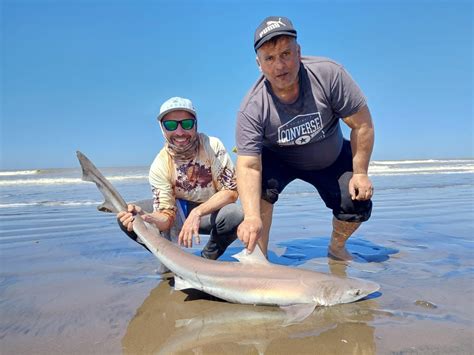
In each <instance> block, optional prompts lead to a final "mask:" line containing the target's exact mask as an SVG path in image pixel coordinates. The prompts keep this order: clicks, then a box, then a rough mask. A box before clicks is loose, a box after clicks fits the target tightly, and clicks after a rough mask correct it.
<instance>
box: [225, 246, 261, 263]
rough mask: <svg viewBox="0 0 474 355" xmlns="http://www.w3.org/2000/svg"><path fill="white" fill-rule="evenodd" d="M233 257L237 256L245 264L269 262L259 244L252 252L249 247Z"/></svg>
mask: <svg viewBox="0 0 474 355" xmlns="http://www.w3.org/2000/svg"><path fill="white" fill-rule="evenodd" d="M232 257H233V258H236V259H237V260H238V261H240V262H241V263H243V264H268V260H267V258H266V257H265V255H263V252H262V250H261V249H260V247H259V246H258V245H257V246H256V247H255V249H254V250H253V252H252V253H249V251H248V250H247V248H245V249H242V251H241V252H240V253H237V254H235V255H232Z"/></svg>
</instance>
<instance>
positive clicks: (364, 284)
mask: <svg viewBox="0 0 474 355" xmlns="http://www.w3.org/2000/svg"><path fill="white" fill-rule="evenodd" d="M77 157H78V159H79V162H80V164H81V167H82V173H83V176H82V179H83V180H84V181H91V182H94V183H95V184H96V185H97V187H98V188H99V190H100V191H101V193H102V195H103V196H104V198H105V202H104V203H103V204H102V205H101V206H99V209H105V210H109V211H111V212H115V213H118V212H119V211H124V210H126V208H127V205H126V202H125V201H124V199H123V198H122V197H121V196H120V194H119V193H118V192H117V191H116V190H115V188H114V187H113V186H112V185H111V184H110V182H109V181H107V179H106V178H105V177H104V176H103V175H102V174H101V172H100V171H99V170H98V169H97V168H96V167H95V166H94V165H93V164H92V162H91V161H90V160H89V159H88V158H87V157H86V156H85V155H84V154H82V153H81V152H77ZM133 230H134V232H135V233H136V234H137V235H138V236H139V237H140V239H141V240H142V242H143V243H144V244H145V245H146V246H147V247H148V249H149V250H150V251H151V252H152V253H153V254H154V255H155V256H156V257H157V258H158V259H159V260H160V262H161V263H162V264H164V265H165V266H166V267H167V268H168V269H170V270H171V272H173V274H174V279H175V289H176V290H183V289H189V288H194V289H198V290H201V291H204V292H206V293H208V294H210V295H212V296H215V297H218V298H221V299H223V300H226V301H228V302H233V303H242V304H255V305H276V306H280V307H281V308H282V309H283V310H284V311H285V312H287V314H288V315H289V317H290V318H291V320H292V321H295V322H297V321H301V320H303V319H304V318H306V317H307V316H309V315H310V314H311V313H312V312H313V311H314V309H315V307H316V306H332V305H335V304H339V303H350V302H354V301H357V300H359V299H361V298H364V297H366V296H367V295H369V294H371V293H373V292H376V291H377V290H378V289H379V288H380V286H379V285H378V284H376V283H374V282H371V281H364V280H360V279H356V278H342V277H338V276H334V275H330V274H325V273H320V272H316V271H311V270H305V269H299V268H292V267H288V266H283V265H276V264H272V263H270V262H269V261H268V260H267V259H266V258H265V257H264V255H263V253H262V252H261V251H260V249H259V248H255V250H254V252H253V253H252V254H249V253H248V252H247V249H244V250H242V251H241V252H240V253H238V254H236V255H234V258H236V259H237V260H239V262H226V261H215V260H209V259H204V258H201V257H198V256H196V255H192V254H190V253H188V252H186V251H184V250H182V249H181V248H180V247H179V246H177V245H175V244H173V243H172V242H170V241H168V240H167V239H165V238H163V237H162V236H161V235H160V232H159V230H158V229H157V228H156V227H155V226H153V225H150V224H148V223H146V222H145V221H143V219H142V218H141V217H140V216H139V215H137V216H136V217H135V220H134V222H133Z"/></svg>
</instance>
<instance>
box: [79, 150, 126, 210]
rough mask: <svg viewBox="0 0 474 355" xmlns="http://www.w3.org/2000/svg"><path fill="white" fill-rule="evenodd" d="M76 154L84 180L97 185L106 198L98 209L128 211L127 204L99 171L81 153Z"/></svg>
mask: <svg viewBox="0 0 474 355" xmlns="http://www.w3.org/2000/svg"><path fill="white" fill-rule="evenodd" d="M76 154H77V158H78V159H79V163H80V164H81V168H82V180H84V181H90V182H93V183H95V184H96V185H97V188H98V189H99V190H100V192H101V193H102V195H103V196H104V199H105V201H104V202H103V203H102V204H101V205H100V206H98V207H97V209H98V210H99V211H102V212H114V213H118V212H120V211H126V210H127V203H126V202H125V200H124V199H123V198H122V196H120V194H119V193H118V192H117V190H115V188H114V187H113V186H112V184H111V183H110V182H109V181H108V180H107V179H106V178H105V177H104V175H102V173H101V172H100V171H99V169H97V168H96V167H95V165H94V164H92V162H91V161H90V160H89V158H87V157H86V156H85V155H84V154H82V153H81V152H80V151H77V152H76Z"/></svg>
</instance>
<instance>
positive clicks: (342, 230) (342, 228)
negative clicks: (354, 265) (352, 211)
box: [328, 217, 361, 260]
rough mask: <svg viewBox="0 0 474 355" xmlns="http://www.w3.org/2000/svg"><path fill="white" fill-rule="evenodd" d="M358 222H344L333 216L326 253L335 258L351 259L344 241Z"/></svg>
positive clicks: (354, 229)
mask: <svg viewBox="0 0 474 355" xmlns="http://www.w3.org/2000/svg"><path fill="white" fill-rule="evenodd" d="M360 225H361V223H360V222H344V221H340V220H338V219H336V218H334V217H333V219H332V235H331V242H330V243H329V248H328V254H329V256H330V257H332V258H333V259H337V260H352V259H353V258H352V255H351V254H350V253H349V252H348V251H347V249H346V241H347V239H349V237H350V236H351V235H352V234H353V233H354V232H355V231H356V230H357V228H359V226H360Z"/></svg>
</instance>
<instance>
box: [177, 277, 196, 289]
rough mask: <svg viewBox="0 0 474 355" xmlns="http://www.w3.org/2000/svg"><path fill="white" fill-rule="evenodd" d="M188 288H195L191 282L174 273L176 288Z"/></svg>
mask: <svg viewBox="0 0 474 355" xmlns="http://www.w3.org/2000/svg"><path fill="white" fill-rule="evenodd" d="M188 288H194V286H193V285H191V283H189V282H188V281H186V280H184V279H182V278H181V277H179V276H177V275H174V289H175V290H177V291H180V290H187V289H188Z"/></svg>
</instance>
